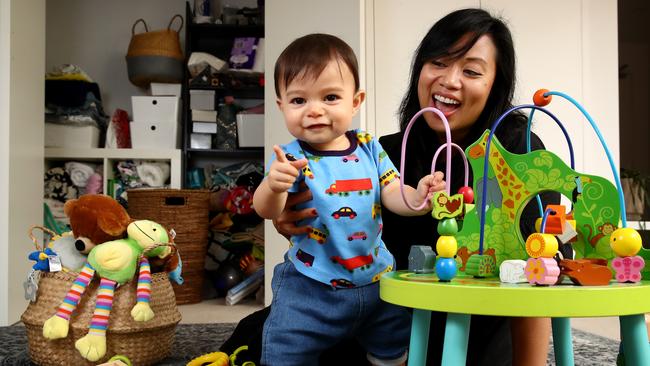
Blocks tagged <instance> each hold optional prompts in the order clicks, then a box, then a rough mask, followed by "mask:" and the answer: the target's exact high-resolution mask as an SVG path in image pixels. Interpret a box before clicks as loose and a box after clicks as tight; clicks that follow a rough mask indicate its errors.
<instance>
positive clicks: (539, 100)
mask: <svg viewBox="0 0 650 366" xmlns="http://www.w3.org/2000/svg"><path fill="white" fill-rule="evenodd" d="M546 93H548V89H539V90H538V91H536V92H535V94H534V95H533V103H535V105H536V106H538V107H543V106H545V105H548V104H549V103H550V102H551V99H552V96H550V95H547V96H544V94H546Z"/></svg>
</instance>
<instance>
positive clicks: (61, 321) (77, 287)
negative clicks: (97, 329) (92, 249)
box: [43, 263, 95, 339]
mask: <svg viewBox="0 0 650 366" xmlns="http://www.w3.org/2000/svg"><path fill="white" fill-rule="evenodd" d="M94 275H95V269H94V268H93V267H92V266H91V265H90V264H88V263H86V265H85V266H84V268H83V269H82V270H81V273H79V276H77V278H76V279H75V280H74V283H73V284H72V287H70V290H69V291H68V293H67V294H66V295H65V298H64V299H63V303H61V305H60V306H59V309H58V310H57V312H56V314H55V315H53V316H52V317H51V318H49V319H48V320H46V321H45V323H44V324H43V337H45V338H47V339H59V338H65V337H67V336H68V329H69V327H70V316H71V315H72V313H73V312H74V311H75V309H76V308H77V305H78V304H79V300H80V299H81V296H82V295H83V293H84V292H85V291H86V287H88V283H90V281H91V280H92V278H93V276H94Z"/></svg>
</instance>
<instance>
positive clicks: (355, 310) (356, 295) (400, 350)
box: [261, 260, 411, 366]
mask: <svg viewBox="0 0 650 366" xmlns="http://www.w3.org/2000/svg"><path fill="white" fill-rule="evenodd" d="M271 288H272V290H273V302H272V304H271V313H270V314H269V316H268V318H267V319H266V322H265V323H264V333H263V336H262V360H261V361H262V365H296V366H304V365H318V356H319V355H320V354H321V353H322V352H323V351H324V350H326V349H328V348H330V347H332V346H334V345H335V344H337V343H338V342H340V341H341V340H343V339H346V338H356V339H357V340H358V341H359V343H360V344H361V345H362V346H363V347H364V348H365V350H366V351H367V352H368V359H369V360H370V361H371V362H372V363H373V364H380V365H381V364H384V365H397V364H400V363H402V362H404V361H405V360H406V351H407V348H408V344H409V337H410V332H411V316H410V314H409V312H408V311H407V309H406V308H403V307H400V306H396V305H393V304H389V303H387V302H384V301H382V300H381V299H380V298H379V283H378V282H375V283H372V284H370V285H367V286H361V287H355V288H349V289H348V288H346V289H341V288H337V289H335V288H333V287H332V286H330V285H326V284H324V283H321V282H318V281H316V280H313V279H311V278H309V277H307V276H305V275H303V274H301V273H300V272H298V271H297V270H296V269H295V267H294V265H293V263H291V262H290V261H288V260H285V261H284V262H283V263H280V264H278V265H277V266H276V267H275V269H274V271H273V281H272V283H271ZM340 356H341V365H344V364H346V363H345V356H346V355H340Z"/></svg>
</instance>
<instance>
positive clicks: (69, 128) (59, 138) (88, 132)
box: [44, 123, 100, 148]
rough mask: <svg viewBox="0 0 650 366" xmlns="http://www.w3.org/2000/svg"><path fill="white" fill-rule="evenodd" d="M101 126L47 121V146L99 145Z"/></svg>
mask: <svg viewBox="0 0 650 366" xmlns="http://www.w3.org/2000/svg"><path fill="white" fill-rule="evenodd" d="M99 133H100V130H99V127H97V126H93V125H87V126H75V125H63V124H59V123H45V138H44V140H45V147H74V148H96V147H99Z"/></svg>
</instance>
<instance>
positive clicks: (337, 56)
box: [273, 33, 359, 98]
mask: <svg viewBox="0 0 650 366" xmlns="http://www.w3.org/2000/svg"><path fill="white" fill-rule="evenodd" d="M331 60H336V61H337V62H339V68H340V62H341V61H342V62H343V63H344V64H345V65H347V67H348V69H350V72H351V73H352V76H353V77H354V91H355V92H356V91H358V90H359V66H358V64H357V57H356V56H355V55H354V51H353V50H352V48H351V47H350V46H349V45H348V44H347V43H345V42H344V41H343V40H341V39H340V38H338V37H335V36H333V35H330V34H323V33H313V34H308V35H306V36H303V37H300V38H298V39H296V40H294V41H293V42H291V44H289V46H287V48H285V49H284V51H282V53H281V54H280V57H278V60H277V61H276V62H275V72H274V74H273V76H274V79H275V95H276V96H277V97H278V98H279V97H280V85H283V86H284V87H285V88H286V87H287V85H289V84H291V82H292V81H293V80H294V79H295V78H298V77H299V78H313V79H317V78H318V76H319V75H320V74H321V72H323V70H324V69H325V67H326V66H327V64H328V63H329V62H330V61H331Z"/></svg>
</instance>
